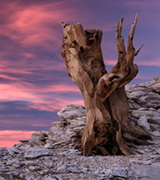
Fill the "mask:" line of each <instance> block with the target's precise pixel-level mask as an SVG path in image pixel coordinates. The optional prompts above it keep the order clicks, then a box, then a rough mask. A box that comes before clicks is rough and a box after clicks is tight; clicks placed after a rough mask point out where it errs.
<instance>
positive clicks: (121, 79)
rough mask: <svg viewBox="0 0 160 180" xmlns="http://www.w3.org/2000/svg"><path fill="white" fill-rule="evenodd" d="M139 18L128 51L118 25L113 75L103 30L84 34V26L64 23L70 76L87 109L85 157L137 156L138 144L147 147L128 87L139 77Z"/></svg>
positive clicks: (89, 31)
mask: <svg viewBox="0 0 160 180" xmlns="http://www.w3.org/2000/svg"><path fill="white" fill-rule="evenodd" d="M136 23H137V15H136V17H135V21H134V23H133V24H132V27H131V30H130V33H129V36H128V44H127V49H126V48H125V45H124V40H123V37H122V36H121V32H122V25H123V19H121V20H120V21H118V22H117V24H116V42H117V49H118V62H117V64H116V65H115V66H114V67H113V69H112V70H111V71H110V72H107V71H106V69H105V64H104V61H103V56H102V51H101V40H102V30H96V29H87V30H85V31H84V30H83V27H82V25H81V24H79V23H78V24H76V25H73V24H72V23H70V24H65V23H62V26H63V43H62V56H63V58H64V60H65V64H66V67H67V69H68V72H69V76H70V77H71V79H72V80H73V82H74V83H75V84H76V85H77V86H78V87H79V89H80V91H81V93H82V96H83V99H84V104H85V108H86V116H87V119H86V125H85V128H84V131H83V133H82V138H81V148H82V149H83V155H92V153H95V154H101V155H108V154H124V155H130V154H133V153H134V152H133V151H132V150H131V148H130V146H132V145H133V144H134V143H136V144H143V143H147V141H146V139H147V138H150V135H149V133H148V132H146V131H145V130H144V129H142V128H140V127H139V126H138V125H137V123H136V122H133V121H131V120H130V119H129V104H128V101H127V96H126V92H125V87H124V86H125V85H126V84H127V83H129V82H130V81H131V80H132V79H133V78H134V77H135V76H136V75H137V73H138V67H137V65H136V64H133V60H134V57H135V56H136V55H137V54H138V53H139V51H140V49H141V48H142V46H141V47H140V48H139V49H138V51H136V50H135V48H134V46H133V36H134V32H135V27H136Z"/></svg>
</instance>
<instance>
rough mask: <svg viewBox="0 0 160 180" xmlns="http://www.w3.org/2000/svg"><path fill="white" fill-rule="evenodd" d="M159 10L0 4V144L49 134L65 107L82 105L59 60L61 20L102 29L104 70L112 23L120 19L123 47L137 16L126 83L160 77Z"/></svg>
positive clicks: (81, 1)
mask: <svg viewBox="0 0 160 180" xmlns="http://www.w3.org/2000/svg"><path fill="white" fill-rule="evenodd" d="M159 7H160V1H159V0H155V1H154V3H151V1H149V0H146V1H145V2H144V1H139V0H135V1H119V0H114V1H96V0H88V1H85V0H67V1H65V0H53V1H51V0H45V1H44V0H38V1H31V0H27V1H21V0H14V1H10V0H5V1H0V9H1V11H0V17H1V18H0V40H1V41H0V43H1V46H0V146H1V147H2V146H12V145H13V144H14V143H18V139H24V138H29V137H30V136H31V134H32V133H33V132H34V131H40V130H49V128H50V127H51V124H52V122H53V121H58V120H59V117H58V116H57V112H58V111H59V110H61V108H62V107H64V106H66V105H67V104H79V105H83V106H84V102H83V98H82V95H81V93H80V90H79V89H78V87H77V86H76V85H75V84H74V83H73V82H72V80H71V79H70V77H68V72H67V68H66V66H65V63H64V60H63V58H62V56H61V44H62V38H63V32H62V26H61V22H65V23H71V22H72V23H73V24H77V23H78V22H79V23H81V24H82V25H83V27H84V29H88V28H90V29H102V30H103V37H102V44H101V47H102V53H103V58H104V62H105V65H106V70H107V71H110V70H111V69H112V68H113V66H114V65H115V64H116V63H117V45H116V39H115V28H116V22H117V21H118V20H120V19H121V18H123V17H124V26H123V31H122V35H123V37H124V42H125V45H127V39H128V34H129V31H130V27H131V25H132V22H133V21H134V16H135V14H136V13H138V23H137V27H136V32H135V37H134V45H135V48H136V49H138V48H139V47H140V46H141V45H142V44H144V47H143V48H142V50H141V52H140V53H139V54H138V56H136V57H135V63H136V64H137V65H138V66H139V74H138V75H137V77H136V78H135V79H134V80H133V81H132V82H131V83H130V84H129V85H131V84H137V83H142V82H146V81H150V80H151V79H152V77H155V76H158V77H160V51H159V48H160V36H159V32H160V24H159V23H157V22H159V18H160V11H159V10H160V9H159Z"/></svg>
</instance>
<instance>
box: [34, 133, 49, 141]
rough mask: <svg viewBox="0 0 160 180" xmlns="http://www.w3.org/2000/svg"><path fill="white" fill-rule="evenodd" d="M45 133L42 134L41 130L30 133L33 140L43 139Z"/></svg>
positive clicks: (44, 138)
mask: <svg viewBox="0 0 160 180" xmlns="http://www.w3.org/2000/svg"><path fill="white" fill-rule="evenodd" d="M46 137H47V135H46V134H44V133H43V132H36V133H33V134H32V139H34V140H40V141H45V140H46Z"/></svg>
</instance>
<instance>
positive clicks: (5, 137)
mask: <svg viewBox="0 0 160 180" xmlns="http://www.w3.org/2000/svg"><path fill="white" fill-rule="evenodd" d="M35 132H37V131H18V130H2V131H0V147H10V146H13V145H14V144H18V143H20V142H19V141H18V140H19V139H31V135H32V134H33V133H35Z"/></svg>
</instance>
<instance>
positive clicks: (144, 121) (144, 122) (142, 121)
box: [138, 116, 150, 131]
mask: <svg viewBox="0 0 160 180" xmlns="http://www.w3.org/2000/svg"><path fill="white" fill-rule="evenodd" d="M138 124H139V125H140V126H141V127H143V128H144V129H146V130H147V131H150V125H149V123H148V122H147V118H146V116H141V117H140V118H139V120H138Z"/></svg>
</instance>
